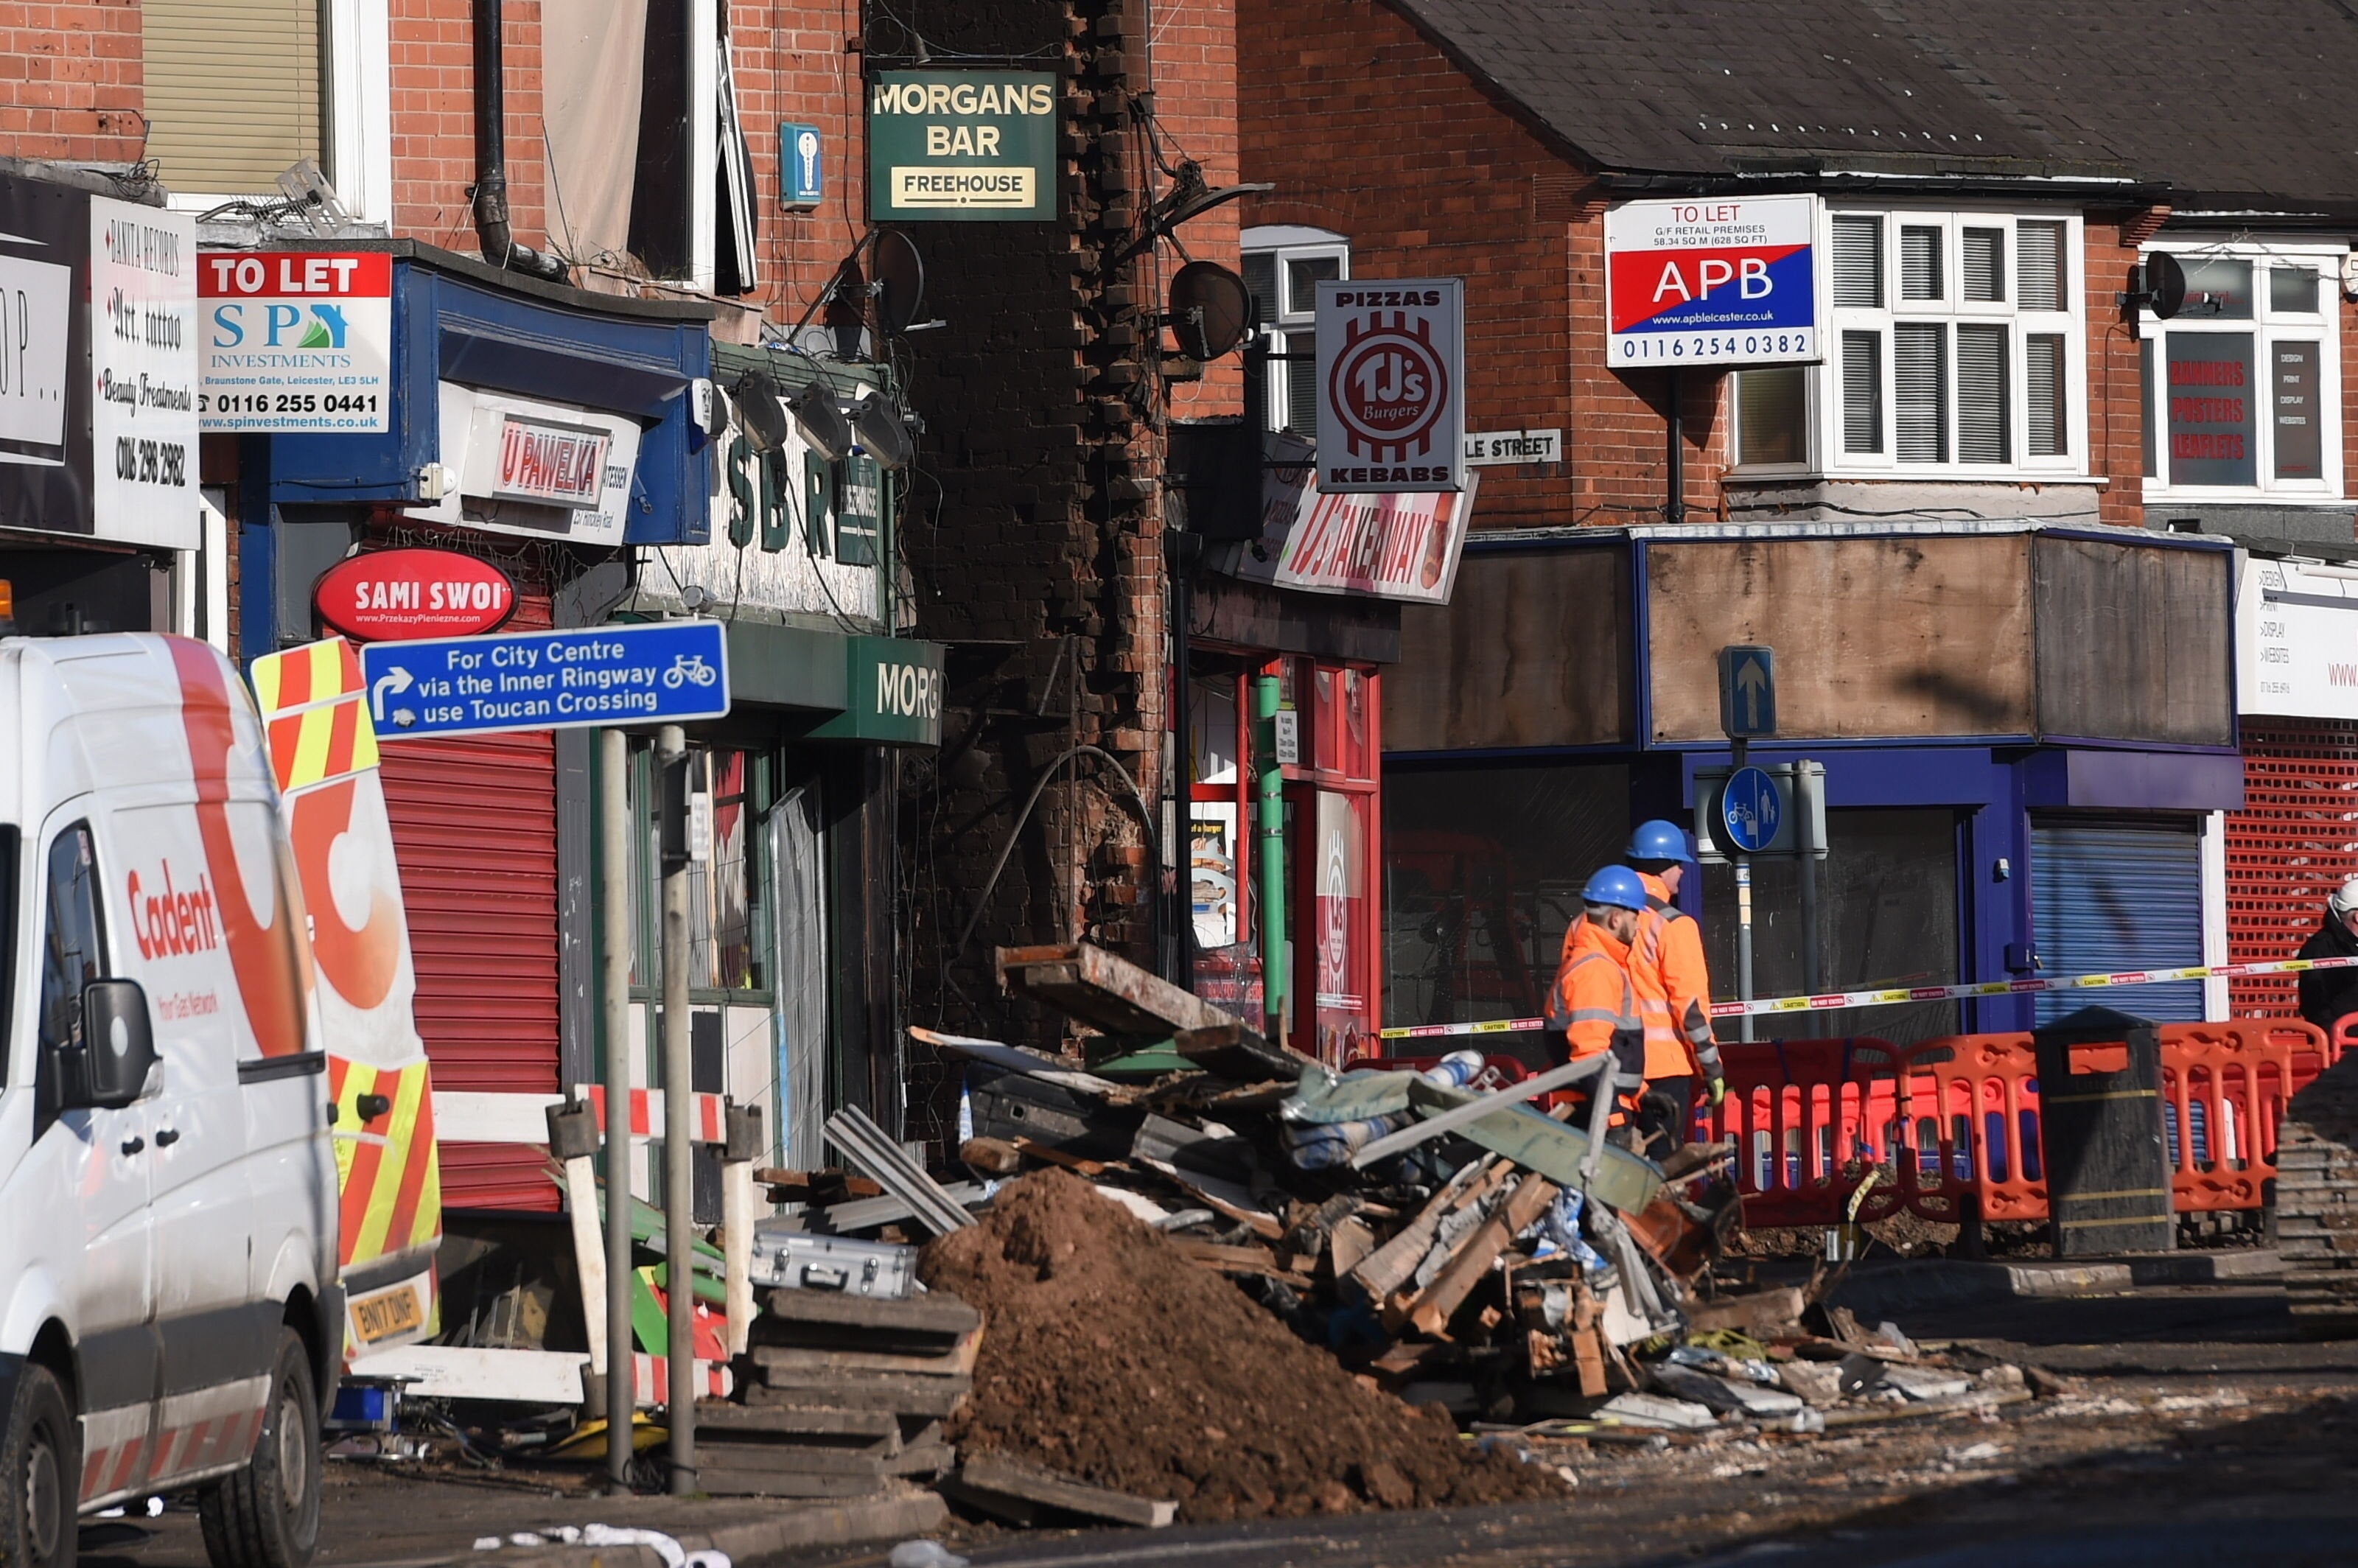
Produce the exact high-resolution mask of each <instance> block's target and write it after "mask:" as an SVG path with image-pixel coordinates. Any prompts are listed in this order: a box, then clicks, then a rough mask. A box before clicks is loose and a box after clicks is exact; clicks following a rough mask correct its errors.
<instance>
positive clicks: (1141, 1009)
mask: <svg viewBox="0 0 2358 1568" xmlns="http://www.w3.org/2000/svg"><path fill="white" fill-rule="evenodd" d="M997 965H998V969H999V983H1000V985H1001V988H1002V989H1005V990H1008V991H1010V992H1011V993H1013V994H1014V995H1017V996H1022V997H1029V998H1031V999H1033V1000H1036V1001H1041V1002H1044V1003H1046V1004H1047V1005H1048V1006H1050V1007H1053V1008H1055V1010H1056V1011H1059V1012H1061V1013H1063V1014H1065V1016H1066V1017H1067V1018H1072V1019H1076V1020H1077V1021H1079V1022H1083V1023H1087V1024H1091V1025H1094V1026H1095V1027H1097V1028H1098V1029H1102V1030H1104V1031H1105V1032H1106V1033H1109V1034H1131V1035H1157V1036H1160V1035H1169V1034H1173V1033H1177V1032H1178V1031H1180V1030H1183V1029H1212V1028H1217V1027H1218V1026H1219V1025H1220V1024H1223V1023H1228V1022H1233V1021H1234V1018H1235V1014H1233V1013H1229V1012H1226V1011H1222V1010H1221V1009H1219V1008H1217V1007H1215V1006H1213V1005H1212V1004H1211V1003H1210V1002H1208V1001H1205V1000H1202V999H1201V998H1199V997H1197V996H1195V994H1194V993H1192V992H1190V991H1185V990H1183V989H1180V988H1179V987H1177V986H1174V985H1173V984H1172V983H1171V982H1170V981H1168V980H1166V979H1163V978H1162V977H1161V976H1159V975H1156V974H1153V973H1151V972H1150V971H1148V970H1146V969H1142V968H1139V967H1138V966H1137V965H1136V964H1133V963H1131V962H1130V960H1128V959H1127V958H1120V957H1115V956H1114V955H1113V954H1111V953H1109V952H1107V951H1106V950H1105V949H1104V948H1102V947H1093V946H1090V945H1089V944H1087V943H1086V942H1075V943H1070V944H1065V945H1060V946H1047V947H1001V948H1000V949H999V952H998V957H997Z"/></svg>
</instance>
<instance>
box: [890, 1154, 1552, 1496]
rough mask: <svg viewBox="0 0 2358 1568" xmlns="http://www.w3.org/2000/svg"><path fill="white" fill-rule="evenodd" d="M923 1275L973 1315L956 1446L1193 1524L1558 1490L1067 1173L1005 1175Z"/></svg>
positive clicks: (933, 1249) (933, 1250) (1547, 1474)
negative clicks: (1335, 1354) (1379, 1381)
mask: <svg viewBox="0 0 2358 1568" xmlns="http://www.w3.org/2000/svg"><path fill="white" fill-rule="evenodd" d="M919 1272H920V1274H921V1276H922V1277H923V1278H924V1280H925V1283H926V1284H927V1285H928V1286H932V1287H936V1288H939V1289H943V1290H948V1291H953V1292H957V1295H958V1296H959V1297H961V1298H962V1299H964V1300H966V1301H968V1302H970V1303H973V1304H974V1305H975V1306H977V1307H979V1308H980V1309H981V1310H982V1313H983V1317H984V1327H983V1336H982V1349H981V1355H980V1358H979V1363H978V1365H977V1366H976V1368H975V1377H974V1394H973V1397H972V1398H970V1399H969V1400H968V1401H967V1403H966V1406H965V1408H964V1409H963V1410H962V1411H960V1412H959V1413H958V1415H957V1418H956V1420H955V1421H954V1422H953V1423H952V1430H951V1433H950V1435H951V1436H952V1437H953V1438H954V1439H955V1440H956V1442H957V1444H958V1446H959V1447H960V1448H961V1449H964V1450H971V1451H973V1452H976V1453H988V1454H1002V1455H1005V1456H1006V1457H1009V1458H1011V1459H1017V1460H1030V1461H1032V1462H1033V1463H1035V1464H1039V1465H1046V1466H1048V1467H1049V1468H1051V1469H1055V1470H1058V1471H1062V1472H1064V1473H1065V1474H1066V1475H1069V1476H1076V1477H1078V1478H1080V1479H1082V1480H1085V1481H1088V1482H1091V1483H1094V1484H1095V1485H1098V1486H1102V1487H1113V1488H1115V1489H1116V1490H1119V1491H1123V1492H1130V1493H1132V1494H1135V1495H1139V1496H1143V1497H1153V1498H1174V1499H1175V1500H1176V1501H1177V1502H1178V1504H1179V1517H1180V1518H1181V1519H1249V1518H1257V1517H1262V1516H1271V1515H1273V1516H1278V1517H1299V1516H1301V1515H1304V1514H1310V1513H1318V1512H1325V1513H1352V1512H1358V1511H1363V1510H1367V1509H1407V1508H1438V1507H1446V1506H1454V1505H1467V1504H1478V1503H1500V1502H1515V1501H1520V1500H1524V1499H1528V1498H1552V1497H1560V1496H1562V1495H1563V1489H1564V1488H1563V1484H1562V1482H1561V1481H1560V1480H1559V1479H1558V1478H1557V1477H1556V1476H1555V1475H1554V1473H1553V1472H1552V1471H1551V1470H1549V1469H1547V1468H1546V1467H1544V1466H1541V1465H1527V1464H1523V1463H1521V1462H1520V1461H1519V1460H1516V1459H1513V1458H1510V1457H1507V1456H1504V1455H1497V1456H1487V1455H1483V1454H1476V1453H1475V1452H1473V1451H1472V1448H1471V1445H1470V1444H1466V1442H1465V1441H1464V1440H1463V1439H1461V1438H1460V1437H1459V1436H1458V1435H1457V1433H1456V1430H1455V1427H1454V1426H1453V1425H1452V1424H1451V1423H1450V1422H1449V1420H1448V1418H1447V1416H1446V1415H1445V1414H1444V1412H1442V1411H1440V1410H1438V1409H1437V1408H1425V1409H1411V1408H1410V1407H1409V1406H1407V1405H1404V1404H1402V1403H1401V1402H1400V1401H1399V1400H1396V1399H1394V1398H1392V1397H1391V1396H1390V1395H1389V1394H1385V1393H1382V1392H1380V1391H1379V1390H1375V1389H1373V1388H1370V1387H1368V1385H1367V1384H1365V1383H1362V1382H1360V1381H1359V1380H1358V1379H1356V1378H1354V1377H1353V1376H1352V1375H1351V1374H1350V1373H1348V1372H1347V1371H1345V1370H1344V1369H1343V1368H1342V1367H1341V1365H1340V1364H1339V1363H1337V1362H1336V1361H1335V1360H1334V1359H1333V1358H1332V1357H1328V1356H1327V1355H1325V1353H1323V1352H1321V1351H1319V1350H1317V1349H1315V1348H1314V1347H1313V1346H1309V1345H1306V1344H1304V1343H1303V1342H1302V1341H1301V1340H1299V1339H1297V1338H1295V1337H1294V1336H1293V1334H1291V1333H1290V1332H1288V1331H1287V1330H1286V1328H1285V1327H1284V1326H1283V1325H1282V1324H1280V1323H1279V1322H1278V1321H1277V1319H1276V1318H1274V1317H1272V1316H1271V1314H1269V1313H1267V1312H1265V1311H1263V1310H1262V1309H1261V1308H1260V1307H1258V1306H1255V1305H1254V1304H1253V1303H1251V1302H1249V1301H1248V1300H1247V1299H1246V1298H1245V1295H1244V1293H1243V1292H1240V1291H1239V1290H1238V1289H1237V1287H1236V1286H1235V1285H1233V1284H1231V1283H1229V1282H1228V1281H1226V1280H1224V1279H1222V1278H1220V1277H1219V1276H1218V1275H1217V1274H1214V1273H1212V1272H1210V1271H1207V1270H1206V1269H1204V1268H1202V1267H1200V1266H1198V1265H1196V1264H1195V1263H1191V1262H1189V1261H1187V1260H1185V1259H1184V1258H1183V1257H1182V1256H1181V1255H1180V1254H1179V1252H1178V1250H1177V1249H1175V1248H1174V1247H1173V1246H1172V1244H1171V1242H1170V1240H1169V1238H1166V1237H1164V1236H1163V1235H1162V1234H1161V1233H1160V1232H1158V1231H1154V1230H1152V1229H1150V1228H1148V1227H1146V1226H1144V1225H1142V1224H1141V1223H1140V1222H1139V1221H1138V1220H1137V1219H1135V1218H1133V1217H1131V1216H1130V1215H1129V1214H1128V1213H1127V1212H1125V1211H1124V1210H1123V1209H1121V1208H1120V1207H1119V1206H1116V1205H1114V1204H1111V1203H1109V1202H1108V1201H1106V1200H1105V1199H1104V1198H1102V1197H1099V1196H1098V1195H1097V1194H1096V1193H1094V1192H1092V1191H1091V1190H1090V1188H1089V1185H1088V1184H1087V1183H1086V1182H1084V1181H1082V1180H1080V1179H1079V1178H1078V1177H1076V1176H1072V1175H1069V1174H1067V1173H1064V1172H1062V1171H1043V1172H1039V1173H1034V1174H1033V1175H1029V1176H1026V1177H1024V1178H1022V1180H1020V1181H1017V1182H1014V1183H1012V1184H1010V1185H1008V1186H1007V1187H1006V1188H1005V1189H1004V1190H1002V1191H1001V1193H1000V1194H999V1195H998V1196H997V1197H996V1198H995V1199H993V1201H992V1203H991V1206H990V1212H989V1213H988V1214H986V1215H985V1216H983V1217H982V1220H981V1223H980V1224H979V1225H975V1226H972V1227H968V1228H967V1229H963V1230H959V1231H957V1232H955V1233H953V1234H951V1235H949V1236H945V1237H942V1238H938V1239H936V1240H935V1241H934V1242H933V1243H931V1244H930V1245H929V1246H927V1247H926V1249H925V1254H924V1257H923V1259H922V1260H920V1263H919Z"/></svg>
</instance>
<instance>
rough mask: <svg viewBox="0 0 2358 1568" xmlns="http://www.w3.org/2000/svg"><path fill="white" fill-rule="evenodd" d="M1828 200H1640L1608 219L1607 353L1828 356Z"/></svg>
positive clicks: (1674, 358)
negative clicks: (1823, 283) (1823, 218)
mask: <svg viewBox="0 0 2358 1568" xmlns="http://www.w3.org/2000/svg"><path fill="white" fill-rule="evenodd" d="M1817 226H1818V199H1817V198H1816V197H1814V196H1754V197H1746V198H1741V199H1734V198H1698V199H1696V200H1682V201H1628V202H1624V203H1623V204H1622V205H1620V206H1618V207H1616V208H1614V209H1612V210H1611V211H1608V212H1606V214H1605V312H1606V323H1607V328H1608V341H1607V343H1606V355H1607V362H1609V363H1610V364H1611V365H1612V366H1613V368H1614V369H1616V370H1619V369H1622V368H1624V367H1628V366H1638V365H1677V364H1777V363H1791V362H1798V361H1806V360H1815V359H1817V358H1819V357H1820V353H1819V346H1818V287H1817V278H1818V275H1817V246H1816V243H1815V241H1816V237H1817Z"/></svg>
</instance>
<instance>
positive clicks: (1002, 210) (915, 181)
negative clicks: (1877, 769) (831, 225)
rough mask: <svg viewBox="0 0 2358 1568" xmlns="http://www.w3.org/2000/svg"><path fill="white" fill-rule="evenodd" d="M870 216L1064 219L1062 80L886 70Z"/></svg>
mask: <svg viewBox="0 0 2358 1568" xmlns="http://www.w3.org/2000/svg"><path fill="white" fill-rule="evenodd" d="M868 191H869V197H868V215H869V216H870V217H871V218H898V219H902V220H904V221H905V220H909V219H933V220H936V221H943V222H991V221H998V222H1042V221H1044V220H1047V219H1052V218H1054V217H1055V215H1056V79H1055V77H1054V76H1051V75H1049V74H1048V73H1047V72H1045V71H1036V70H880V71H878V72H876V73H875V75H874V76H873V77H872V78H871V80H870V81H869V84H868Z"/></svg>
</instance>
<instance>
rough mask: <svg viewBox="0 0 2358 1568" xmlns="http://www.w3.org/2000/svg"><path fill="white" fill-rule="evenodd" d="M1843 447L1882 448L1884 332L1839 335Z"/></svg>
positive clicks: (1853, 449)
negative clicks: (1840, 339)
mask: <svg viewBox="0 0 2358 1568" xmlns="http://www.w3.org/2000/svg"><path fill="white" fill-rule="evenodd" d="M1842 387H1843V450H1844V451H1845V452H1852V453H1867V454H1873V453H1877V452H1880V451H1882V450H1883V334H1882V333H1880V332H1847V331H1846V332H1844V334H1843V335H1842Z"/></svg>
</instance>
